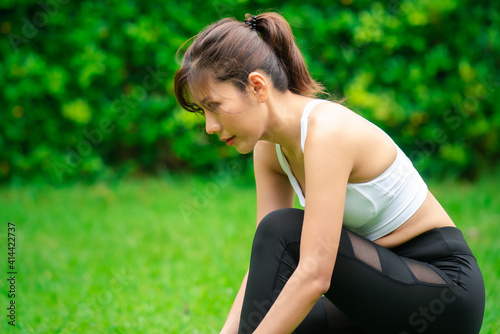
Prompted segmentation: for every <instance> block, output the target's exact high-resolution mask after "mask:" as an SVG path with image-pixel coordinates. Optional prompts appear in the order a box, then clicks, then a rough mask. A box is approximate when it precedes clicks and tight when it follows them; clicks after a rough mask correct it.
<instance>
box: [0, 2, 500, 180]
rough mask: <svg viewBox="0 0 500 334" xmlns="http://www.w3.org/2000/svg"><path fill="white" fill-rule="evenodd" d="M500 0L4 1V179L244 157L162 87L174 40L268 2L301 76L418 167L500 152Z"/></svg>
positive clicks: (0, 118) (463, 171) (476, 161)
mask: <svg viewBox="0 0 500 334" xmlns="http://www.w3.org/2000/svg"><path fill="white" fill-rule="evenodd" d="M498 8H500V2H499V1H498V0H494V1H487V2H474V1H470V0H469V1H466V0H456V1H453V0H443V1H435V0H419V1H410V0H401V1H400V0H386V1H371V0H360V1H353V0H341V1H312V2H309V3H304V2H303V1H298V0H288V1H286V2H285V1H274V2H273V1H267V0H259V1H246V0H238V1H229V0H211V1H171V0H167V1H150V0H143V1H138V0H128V1H116V0H108V1H89V0H81V1H70V0H32V1H31V0H22V1H20V0H3V1H0V30H1V33H0V56H1V60H2V61H1V63H0V85H1V86H2V87H3V89H2V91H1V92H0V182H1V181H3V182H9V181H10V182H12V181H16V180H31V179H33V178H45V179H48V180H51V181H52V182H62V181H66V180H72V179H95V178H103V177H104V178H105V177H108V176H114V175H128V174H131V173H139V172H141V173H142V172H146V173H151V172H161V171H165V170H168V171H170V170H176V171H205V172H206V171H207V170H209V169H215V168H217V166H220V164H221V163H222V162H221V161H223V160H224V159H228V158H229V159H243V160H244V161H246V162H247V163H248V165H250V159H248V157H249V156H242V157H239V156H238V154H237V152H236V151H235V150H234V149H228V148H226V147H223V146H222V145H221V144H220V143H217V141H215V140H213V138H209V137H207V136H206V135H204V134H203V119H202V118H200V117H198V116H195V115H192V114H189V113H187V112H184V111H182V110H181V109H180V108H179V107H178V106H177V104H176V101H175V98H174V96H173V82H172V78H173V75H174V73H175V71H176V69H177V68H178V67H179V63H178V62H177V61H176V57H175V54H176V52H177V50H178V48H179V47H180V46H181V45H182V44H183V43H184V42H185V41H186V40H187V39H188V38H190V37H192V36H194V35H195V34H197V33H198V32H199V31H200V30H201V29H202V28H203V27H204V26H206V25H207V24H209V23H211V22H213V21H215V20H217V19H220V18H222V17H226V16H233V17H237V18H239V19H241V20H243V19H244V14H245V13H247V12H249V13H258V12H259V11H263V10H267V9H271V10H278V11H280V12H281V13H282V14H283V15H284V16H285V17H286V18H287V19H288V20H289V22H290V23H291V25H292V28H293V31H294V33H295V35H296V38H297V42H298V44H299V46H300V47H301V49H302V51H303V53H304V55H305V58H306V60H307V64H308V66H309V68H310V70H311V72H312V74H313V76H314V77H315V78H316V79H317V80H319V81H322V82H325V83H326V86H327V88H328V90H329V91H330V92H332V93H333V94H334V95H335V96H337V97H340V96H345V97H347V100H346V102H345V104H346V105H347V106H348V107H350V108H351V109H353V110H354V111H356V112H358V113H360V114H361V115H363V116H365V117H366V118H368V119H369V120H371V121H373V122H374V123H376V124H377V125H379V126H381V127H382V128H383V129H384V130H386V131H387V132H388V133H389V134H390V135H391V136H392V137H393V138H394V139H395V141H396V142H397V143H398V144H399V145H400V146H401V147H402V148H403V150H404V151H405V152H406V153H407V154H408V156H409V157H410V158H411V159H412V160H413V162H414V163H415V164H416V165H417V168H418V169H419V170H421V171H422V172H424V173H426V174H432V175H434V176H444V175H448V176H449V175H451V176H466V177H475V176H477V175H478V174H480V173H481V172H483V171H485V170H488V169H490V168H492V167H493V166H495V165H496V164H497V163H498V161H499V159H500V155H499V154H498V149H497V143H498V142H499V132H500V106H499V105H498V104H497V103H495V101H497V100H498V98H495V97H498V96H500V94H499V92H500V73H499V72H498V69H499V68H500V57H499V55H500V36H499V34H500V33H499V32H500V13H499V11H498Z"/></svg>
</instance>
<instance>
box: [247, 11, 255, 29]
mask: <svg viewBox="0 0 500 334" xmlns="http://www.w3.org/2000/svg"><path fill="white" fill-rule="evenodd" d="M247 20H248V19H245V24H246V25H247V26H250V27H251V28H252V30H255V31H257V16H255V15H252V20H250V21H247Z"/></svg>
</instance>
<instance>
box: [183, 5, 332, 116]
mask: <svg viewBox="0 0 500 334" xmlns="http://www.w3.org/2000/svg"><path fill="white" fill-rule="evenodd" d="M256 70H260V71H263V72H265V73H266V74H267V75H269V77H270V78H271V81H272V83H273V86H274V87H275V88H276V89H277V90H278V91H280V92H285V91H287V90H290V91H291V92H292V93H295V94H299V95H304V96H310V97H315V96H316V95H317V94H324V93H325V90H324V88H323V87H322V86H321V85H320V84H319V83H317V82H316V81H314V80H313V79H312V78H311V76H310V75H309V72H308V70H307V67H306V65H305V63H304V58H303V57H302V54H301V53H300V51H299V48H298V47H297V44H296V43H295V39H294V36H293V34H292V30H291V28H290V25H289V24H288V22H287V21H286V20H285V19H284V18H283V17H282V16H281V15H279V14H277V13H263V14H259V15H257V16H251V15H249V14H247V15H246V20H245V22H241V21H236V20H234V19H229V18H226V19H222V20H220V21H218V22H216V23H214V24H212V25H210V26H208V27H207V28H206V29H205V30H203V31H202V32H201V33H200V34H199V35H198V36H196V38H195V39H194V42H193V43H192V44H191V45H190V46H189V48H188V49H187V51H186V52H185V54H184V57H183V60H182V67H181V68H180V69H179V71H178V72H177V73H176V75H175V78H174V81H175V95H176V98H177V101H178V102H179V104H180V105H181V106H182V107H183V108H184V109H186V110H188V111H191V112H199V113H203V110H202V108H201V107H200V106H197V105H196V104H194V103H193V102H192V98H191V95H192V92H193V91H197V92H200V91H206V90H207V89H208V88H209V87H208V86H207V83H208V82H209V80H208V79H209V78H211V79H214V80H215V81H216V82H232V83H233V84H234V85H235V86H236V87H237V88H239V89H240V90H241V91H244V90H245V89H246V87H247V85H248V75H249V74H250V73H251V72H253V71H256Z"/></svg>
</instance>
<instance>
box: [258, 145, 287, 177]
mask: <svg viewBox="0 0 500 334" xmlns="http://www.w3.org/2000/svg"><path fill="white" fill-rule="evenodd" d="M253 160H254V165H255V166H256V165H259V166H261V167H265V168H266V169H268V170H271V171H274V172H277V173H279V174H285V173H284V172H283V169H282V168H281V165H280V163H279V160H278V154H277V151H276V144H275V143H272V142H268V141H265V140H259V141H258V142H257V144H255V147H254V149H253Z"/></svg>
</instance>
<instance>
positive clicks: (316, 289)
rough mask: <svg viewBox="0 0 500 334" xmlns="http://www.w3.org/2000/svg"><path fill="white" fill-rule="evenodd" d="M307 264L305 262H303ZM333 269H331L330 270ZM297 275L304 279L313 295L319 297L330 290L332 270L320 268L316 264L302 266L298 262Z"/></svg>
mask: <svg viewBox="0 0 500 334" xmlns="http://www.w3.org/2000/svg"><path fill="white" fill-rule="evenodd" d="M305 262H307V261H305ZM332 269H333V268H332ZM297 274H298V275H299V277H300V276H302V277H303V278H304V282H305V284H307V285H308V287H309V288H310V289H311V292H312V293H314V294H315V295H318V296H321V295H323V294H325V293H326V292H327V291H328V290H329V289H330V284H331V280H332V270H328V269H327V268H321V267H319V266H317V265H316V264H311V263H310V264H309V265H302V266H301V264H300V262H299V266H298V267H297Z"/></svg>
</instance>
